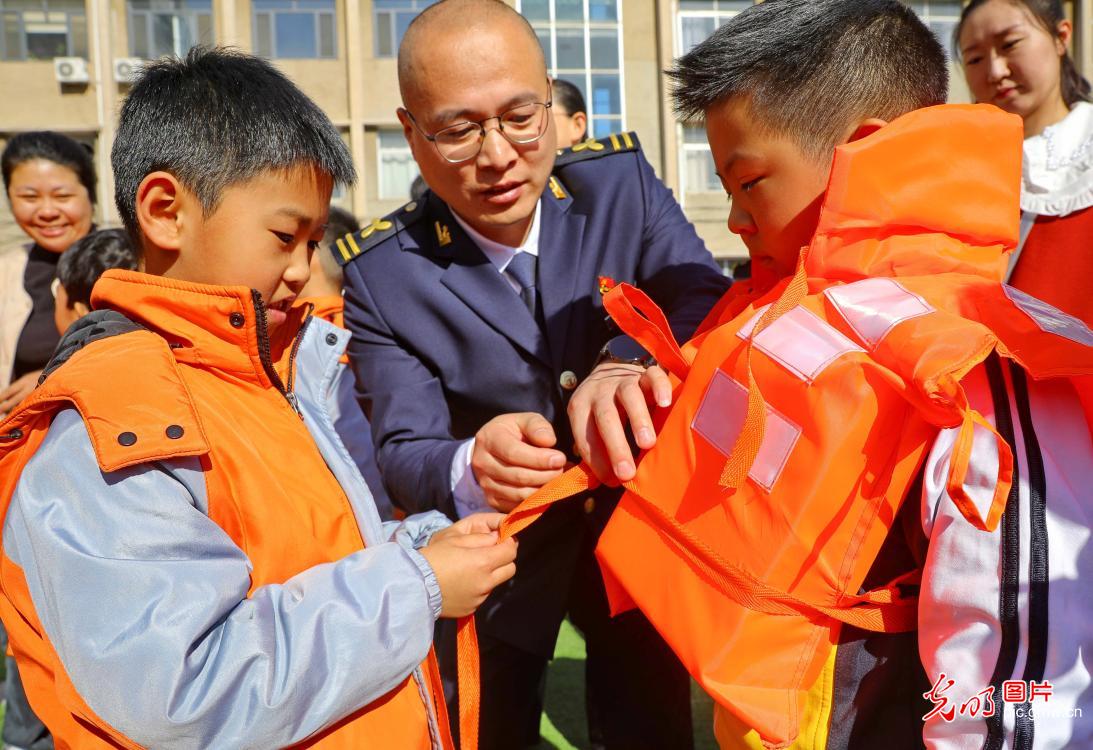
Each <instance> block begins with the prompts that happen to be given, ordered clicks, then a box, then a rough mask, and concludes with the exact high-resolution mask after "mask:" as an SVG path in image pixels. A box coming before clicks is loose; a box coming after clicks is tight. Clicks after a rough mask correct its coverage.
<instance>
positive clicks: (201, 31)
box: [128, 0, 215, 60]
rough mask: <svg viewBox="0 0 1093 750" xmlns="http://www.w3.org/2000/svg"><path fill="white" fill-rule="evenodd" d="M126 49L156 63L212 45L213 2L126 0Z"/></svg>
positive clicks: (200, 0)
mask: <svg viewBox="0 0 1093 750" xmlns="http://www.w3.org/2000/svg"><path fill="white" fill-rule="evenodd" d="M128 5H129V50H130V52H131V53H132V54H133V55H134V56H135V57H143V58H144V59H146V60H155V59H156V58H159V57H163V56H164V55H177V56H179V57H181V56H183V55H185V54H186V53H187V52H189V50H190V48H191V47H193V46H194V45H195V44H212V43H213V42H214V41H215V39H214V36H213V4H212V0H129V3H128Z"/></svg>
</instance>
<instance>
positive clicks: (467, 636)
mask: <svg viewBox="0 0 1093 750" xmlns="http://www.w3.org/2000/svg"><path fill="white" fill-rule="evenodd" d="M455 653H456V657H455V663H456V666H457V669H456V682H457V684H458V688H459V747H460V750H478V712H479V709H480V707H481V703H482V693H481V689H482V675H481V672H480V671H479V666H478V633H477V632H476V631H475V629H474V615H469V616H467V617H461V618H459V622H458V624H457V625H456V631H455Z"/></svg>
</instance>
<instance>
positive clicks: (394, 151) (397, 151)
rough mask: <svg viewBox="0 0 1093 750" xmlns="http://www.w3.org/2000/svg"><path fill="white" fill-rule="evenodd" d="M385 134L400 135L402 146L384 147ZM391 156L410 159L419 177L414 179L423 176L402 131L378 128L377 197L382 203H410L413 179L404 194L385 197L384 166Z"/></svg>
mask: <svg viewBox="0 0 1093 750" xmlns="http://www.w3.org/2000/svg"><path fill="white" fill-rule="evenodd" d="M384 133H392V134H395V135H398V136H400V137H402V146H400V147H397V148H396V147H393V146H384V145H383V134H384ZM390 155H397V156H399V157H402V156H406V157H409V159H410V163H411V164H413V165H414V169H415V171H416V172H417V175H414V177H415V178H416V177H417V176H418V175H420V174H421V169H420V168H418V166H417V162H416V161H415V160H414V154H413V152H412V151H411V150H410V144H409V143H407V141H406V138H405V137H404V136H402V131H401V130H399V129H397V128H376V164H377V166H378V168H377V169H376V196H377V197H378V198H379V200H381V201H387V200H401V201H408V200H410V187H411V186H412V185H413V183H414V180H413V179H411V180H410V184H409V185H407V186H406V189H405V190H403V191H402V192H400V193H399V194H397V195H385V194H384V182H385V180H384V176H383V172H384V164H385V162H384V156H390Z"/></svg>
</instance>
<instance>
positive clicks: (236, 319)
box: [228, 312, 247, 328]
mask: <svg viewBox="0 0 1093 750" xmlns="http://www.w3.org/2000/svg"><path fill="white" fill-rule="evenodd" d="M228 322H229V323H231V324H232V328H242V327H243V324H244V323H246V322H247V319H246V318H244V317H243V313H238V312H233V313H232V314H231V315H229V316H228Z"/></svg>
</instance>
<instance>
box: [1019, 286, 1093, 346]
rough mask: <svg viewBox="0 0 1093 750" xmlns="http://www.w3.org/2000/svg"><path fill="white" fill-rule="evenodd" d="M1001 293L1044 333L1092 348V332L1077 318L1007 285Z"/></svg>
mask: <svg viewBox="0 0 1093 750" xmlns="http://www.w3.org/2000/svg"><path fill="white" fill-rule="evenodd" d="M1002 291H1003V292H1005V293H1006V296H1007V297H1009V298H1010V300H1011V301H1012V302H1013V304H1015V305H1017V306H1018V307H1019V308H1021V312H1023V313H1025V315H1028V316H1029V317H1030V318H1032V322H1033V323H1035V324H1036V326H1037V327H1038V328H1039V329H1040V330H1041V331H1043V332H1044V333H1054V334H1055V335H1056V336H1062V337H1063V338H1064V339H1069V340H1071V341H1073V342H1075V343H1078V344H1084V345H1086V346H1093V331H1090V330H1089V326H1087V325H1086V324H1085V323H1084V322H1082V321H1081V320H1079V319H1078V318H1075V317H1074V316H1073V315H1067V314H1066V313H1065V312H1063V311H1062V310H1060V309H1058V308H1056V307H1052V306H1051V305H1049V304H1048V303H1047V302H1044V301H1043V300H1042V299H1037V298H1036V297H1033V296H1032V295H1031V294H1025V293H1024V292H1022V291H1021V290H1020V289H1014V288H1013V287H1012V286H1010V285H1009V284H1003V285H1002Z"/></svg>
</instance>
